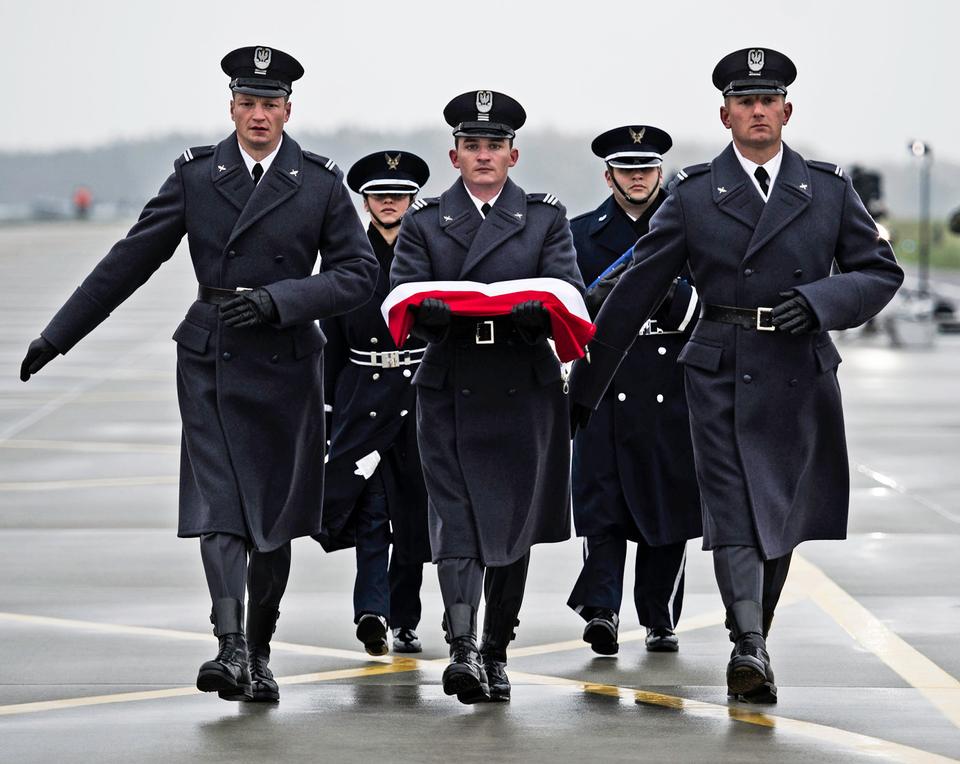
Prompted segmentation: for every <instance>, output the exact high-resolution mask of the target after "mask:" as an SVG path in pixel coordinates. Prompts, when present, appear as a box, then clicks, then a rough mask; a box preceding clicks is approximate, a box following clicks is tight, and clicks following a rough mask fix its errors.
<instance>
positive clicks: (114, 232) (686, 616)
mask: <svg viewBox="0 0 960 764" xmlns="http://www.w3.org/2000/svg"><path fill="white" fill-rule="evenodd" d="M122 232H123V229H122V227H118V226H116V225H98V224H91V225H78V224H72V223H67V224H51V225H46V226H15V227H8V228H0V283H2V284H3V285H4V289H3V293H2V297H0V321H2V324H0V325H2V327H3V328H2V331H0V645H2V651H3V652H2V654H3V657H2V660H0V761H11V762H13V761H16V762H46V761H61V762H72V761H98V762H130V761H138V762H140V761H142V762H161V761H162V762H178V761H187V760H189V761H198V762H204V761H211V762H213V761H234V762H248V761H291V762H298V761H311V762H313V761H338V762H339V761H361V760H362V761H372V760H376V759H384V760H388V761H398V762H406V761H452V760H463V761H501V760H502V761H515V760H524V761H550V762H561V761H562V762H566V761H621V760H631V761H635V760H651V761H654V760H662V761H677V762H686V761H691V762H692V761H711V762H713V761H718V762H719V761H760V760H763V761H769V760H776V761H780V762H807V761H810V762H813V761H838V760H844V761H876V760H889V761H918V762H919V761H944V760H949V759H958V758H960V729H958V727H960V683H958V681H957V677H960V550H958V544H960V405H958V395H960V393H958V390H960V385H958V384H957V380H958V378H960V336H956V335H954V336H941V337H939V338H938V340H937V343H936V345H935V347H934V348H933V349H929V350H903V349H893V348H891V347H890V346H889V344H888V342H887V341H886V339H885V337H883V336H882V335H880V336H874V337H868V338H865V337H861V336H857V337H839V338H838V345H839V347H840V351H841V353H842V354H843V356H844V363H843V364H842V365H841V367H840V381H841V386H842V389H843V394H844V403H845V407H846V412H847V436H848V443H849V449H850V457H851V480H852V496H851V518H850V538H849V539H848V540H847V541H845V542H823V543H808V544H804V545H803V546H801V547H800V550H799V555H798V559H797V562H796V564H795V565H794V567H793V569H792V570H791V574H790V578H789V580H788V583H787V588H786V590H785V594H784V599H783V603H782V605H781V607H780V609H779V611H778V614H777V619H776V622H775V624H774V628H773V633H772V635H771V638H770V649H771V653H772V655H773V660H774V667H775V669H776V673H777V681H778V685H779V687H780V702H779V704H777V705H776V706H772V707H757V706H747V705H742V704H736V703H728V701H727V698H726V696H725V684H724V668H725V665H726V660H727V657H728V654H729V642H728V641H727V638H726V633H725V631H724V629H723V627H722V620H723V616H722V612H721V604H720V598H719V595H718V593H717V591H716V587H715V584H714V582H713V575H712V566H711V563H710V559H709V557H708V555H707V554H706V553H704V552H702V551H700V550H699V545H698V543H697V542H691V544H690V547H689V562H688V569H687V582H686V589H687V596H686V601H685V604H684V613H683V618H682V619H681V622H680V641H681V649H680V652H679V653H677V654H650V653H647V652H646V651H645V650H644V647H643V640H642V634H640V633H639V631H638V625H637V623H636V616H635V614H633V613H632V612H631V608H630V606H629V597H628V598H627V601H625V603H624V608H623V611H622V617H623V623H622V626H621V629H622V632H621V636H622V639H621V642H622V645H621V650H620V654H619V656H617V657H616V658H600V657H597V656H595V655H594V654H593V653H592V652H591V651H590V649H589V647H588V646H587V645H586V644H584V643H583V642H582V641H580V634H581V631H582V622H581V621H580V620H579V618H578V616H576V615H575V614H574V613H573V612H572V611H570V610H569V609H567V608H566V606H565V604H564V603H565V601H566V597H567V595H568V592H569V588H570V586H571V585H572V583H573V581H574V579H575V578H576V575H577V572H578V566H579V561H580V545H579V544H578V542H577V541H576V540H571V541H569V542H566V543H563V544H556V545H551V546H543V547H538V548H536V549H535V550H534V552H533V557H532V562H531V568H530V581H529V586H528V590H527V596H526V600H525V603H524V607H523V611H522V613H521V626H520V628H519V630H518V639H517V641H516V642H515V643H514V649H513V651H512V653H511V659H510V664H509V670H510V673H511V677H512V679H513V685H514V699H513V701H512V702H511V703H510V704H509V705H507V704H502V705H499V704H498V705H480V706H470V707H468V706H462V705H460V704H458V703H457V702H456V701H455V700H454V699H452V698H449V697H447V696H445V695H444V694H443V692H442V690H441V688H440V684H439V681H440V674H441V671H442V669H443V666H444V664H445V659H444V656H445V645H444V643H443V640H442V637H441V634H440V628H439V624H440V616H441V605H440V598H439V591H438V587H437V583H436V577H435V575H434V574H433V571H432V570H429V569H428V570H427V571H426V575H425V584H424V591H423V599H424V617H423V621H422V623H421V627H420V630H419V631H420V635H421V637H422V640H423V643H424V648H425V649H424V652H423V653H422V654H420V655H418V656H414V659H411V658H409V657H400V656H386V657H385V658H381V659H372V658H370V657H369V656H367V655H366V654H365V653H363V651H362V648H361V646H360V644H359V643H358V642H357V641H356V639H355V637H354V635H353V624H352V618H351V616H352V611H351V591H352V577H353V559H352V556H351V553H350V552H347V551H345V552H339V553H336V554H333V555H326V554H324V553H323V552H322V550H321V549H320V547H319V545H317V544H315V543H314V542H312V541H308V540H298V541H296V542H295V543H294V550H293V573H292V576H291V581H290V585H289V588H288V591H287V595H286V597H285V598H284V601H283V605H282V608H281V609H282V615H281V618H280V623H279V625H278V629H277V634H276V640H277V641H276V643H275V646H274V658H273V660H272V663H271V665H272V666H273V669H274V672H275V673H276V674H277V676H278V677H283V679H282V680H281V681H282V687H281V702H280V704H279V706H276V707H266V706H261V705H252V704H251V705H247V704H231V703H227V702H224V701H220V700H218V699H217V698H216V697H214V696H209V695H203V694H200V693H198V692H197V691H196V689H195V687H194V681H195V677H196V670H197V667H198V666H199V665H200V663H202V662H203V661H204V660H207V659H208V658H210V657H212V655H213V654H214V652H215V647H216V640H215V639H214V637H212V636H211V634H210V624H209V621H208V613H209V601H208V599H207V596H206V587H205V584H204V577H203V570H202V567H201V565H200V556H199V554H198V544H197V542H196V541H195V540H184V539H177V538H176V532H175V527H176V495H177V477H176V476H177V469H178V444H179V420H178V416H177V407H176V396H175V389H174V344H173V342H172V341H171V340H170V336H171V334H172V333H173V330H174V328H175V327H176V325H177V323H178V321H179V318H180V317H181V316H182V314H183V313H184V311H185V309H186V307H187V306H188V305H189V304H190V302H191V300H192V298H193V294H194V290H195V288H196V282H195V280H194V277H193V273H192V269H191V267H190V263H189V258H188V256H187V252H186V248H185V247H182V248H181V249H180V250H179V251H178V252H177V254H176V255H175V257H174V258H173V260H171V262H169V263H167V264H166V265H165V266H163V267H162V268H161V269H160V270H159V271H158V272H157V274H156V275H155V276H154V278H153V279H152V280H151V281H150V282H149V283H148V284H147V285H146V286H145V287H143V288H142V289H141V290H140V291H139V292H138V293H137V294H136V295H134V297H133V298H131V299H130V300H129V301H128V303H127V304H125V305H124V306H122V307H121V308H120V309H119V310H118V311H116V313H115V314H114V316H113V317H112V318H111V319H110V320H109V321H107V322H106V323H105V324H103V325H102V326H101V327H100V328H99V329H97V330H96V331H95V332H94V333H93V334H92V335H90V336H89V337H88V338H87V339H86V340H84V341H83V342H82V343H81V344H80V345H79V346H78V347H77V348H76V349H74V350H73V351H71V352H70V354H69V355H68V356H66V357H63V358H58V359H56V360H55V361H54V362H53V363H52V364H51V365H50V366H48V367H47V368H46V369H44V370H43V372H41V374H40V375H39V376H37V377H36V378H34V379H33V380H31V382H30V383H29V384H26V385H24V384H22V383H20V382H19V380H18V378H17V373H18V367H19V363H20V360H21V358H22V356H23V353H24V351H25V349H26V346H27V344H28V343H29V341H30V340H31V339H32V338H33V337H35V336H36V334H37V333H38V331H39V330H40V329H41V328H42V327H43V326H44V325H45V323H46V321H47V320H48V319H49V317H50V316H51V315H52V314H53V312H54V311H55V310H56V308H57V307H59V305H60V304H61V303H62V301H63V300H64V299H66V297H67V296H68V295H69V294H70V292H71V291H72V290H73V289H74V288H75V286H76V285H77V283H79V281H80V279H81V278H82V277H83V275H85V273H86V272H87V271H88V270H89V268H90V267H91V266H92V265H93V263H94V262H96V260H97V259H98V258H99V257H100V256H102V254H104V253H105V252H106V250H107V248H108V247H109V245H110V244H111V243H112V241H113V240H114V239H116V238H117V237H118V236H119V235H121V234H122ZM628 568H629V566H628ZM627 578H628V581H627V586H628V589H627V591H629V587H630V585H631V581H630V573H629V571H628V574H627Z"/></svg>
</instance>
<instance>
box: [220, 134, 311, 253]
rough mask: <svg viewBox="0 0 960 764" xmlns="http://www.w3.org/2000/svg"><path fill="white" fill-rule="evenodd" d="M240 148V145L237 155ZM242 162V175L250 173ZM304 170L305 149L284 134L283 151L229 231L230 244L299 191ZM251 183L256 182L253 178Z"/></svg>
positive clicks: (275, 158)
mask: <svg viewBox="0 0 960 764" xmlns="http://www.w3.org/2000/svg"><path fill="white" fill-rule="evenodd" d="M239 151H240V150H239V148H238V149H237V153H238V154H239ZM240 164H241V166H242V169H243V174H244V175H248V173H247V172H246V167H245V166H243V161H242V160H241V162H240ZM302 170H303V152H302V151H301V150H300V146H299V145H298V144H297V142H296V141H294V140H293V139H292V138H291V137H290V136H289V135H286V134H284V136H283V143H282V144H281V145H280V151H279V152H278V153H277V155H276V157H274V159H273V163H272V164H271V165H270V169H269V170H267V172H266V173H264V175H263V177H262V178H260V182H259V183H258V184H257V185H256V188H255V190H254V191H253V193H252V194H251V195H250V198H249V199H248V200H247V203H246V205H244V207H243V211H242V212H241V213H240V217H239V218H237V222H236V223H235V224H234V226H233V231H231V232H230V240H229V241H228V242H227V246H228V247H229V246H230V244H233V242H235V241H236V240H237V238H238V237H239V236H240V235H241V234H242V233H243V232H244V231H246V230H247V229H248V228H249V227H250V226H252V225H253V224H254V223H256V222H257V221H258V220H259V219H260V218H262V217H263V216H264V215H266V214H267V213H268V212H270V211H271V210H272V209H274V208H275V207H277V206H279V205H280V204H283V202H285V201H286V200H287V199H289V198H290V197H291V196H293V195H294V194H295V193H297V191H299V190H300V184H301V183H302V182H303V181H302V180H301V178H300V173H301V172H302ZM250 182H251V183H253V179H252V178H251V179H250Z"/></svg>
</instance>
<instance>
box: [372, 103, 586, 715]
mask: <svg viewBox="0 0 960 764" xmlns="http://www.w3.org/2000/svg"><path fill="white" fill-rule="evenodd" d="M443 115H444V118H445V119H446V121H447V123H448V124H450V125H451V126H452V127H453V135H454V149H452V150H451V151H450V160H451V162H452V163H453V166H454V167H455V168H456V169H457V170H459V171H460V178H459V179H458V180H457V181H456V182H455V183H454V184H453V185H452V186H451V187H450V188H449V189H448V190H447V191H445V192H444V193H443V194H442V195H441V196H440V197H439V198H435V199H421V200H419V201H418V202H417V203H416V204H415V205H414V209H413V210H411V212H410V213H408V214H407V216H406V217H405V218H404V220H403V225H402V226H401V228H400V238H399V239H398V240H397V250H396V257H395V258H394V261H393V267H392V268H391V271H390V281H391V284H392V286H394V287H396V286H397V285H398V284H403V283H406V282H417V281H460V280H463V281H479V282H483V283H493V282H499V281H506V280H510V279H523V278H536V277H552V278H557V279H562V280H563V281H566V282H568V283H570V284H572V285H574V286H575V287H576V288H577V289H578V290H582V282H581V279H580V274H579V272H578V270H577V262H576V254H575V252H574V249H573V240H572V238H571V236H570V227H569V224H568V223H567V220H566V217H565V211H564V208H563V206H562V205H560V203H559V202H558V201H557V198H556V197H555V196H553V195H552V194H527V193H525V192H524V191H523V189H521V188H519V187H518V186H517V185H516V184H514V183H513V182H512V181H511V180H510V179H509V178H508V177H507V174H508V171H509V168H510V167H513V166H514V165H515V164H516V163H517V158H518V153H517V149H516V148H514V146H513V138H514V135H515V133H516V130H517V129H518V128H519V127H520V126H521V125H522V124H523V123H524V120H525V119H526V114H525V112H524V110H523V107H521V105H520V104H519V103H517V101H515V100H514V99H513V98H511V97H509V96H507V95H504V94H502V93H496V92H492V91H489V90H479V91H471V92H469V93H464V94H462V95H459V96H457V97H456V98H454V99H453V100H452V101H450V103H449V104H447V106H446V108H445V109H444V112H443ZM548 332H549V321H548V319H547V316H546V313H545V310H544V308H543V306H542V304H541V303H539V302H538V301H531V302H523V303H519V304H517V305H516V306H514V308H513V311H512V312H511V314H510V315H507V316H502V317H498V318H493V319H489V320H483V319H480V320H477V319H476V318H474V319H468V318H465V317H451V312H450V308H449V306H448V305H447V304H446V303H445V302H443V301H441V300H437V299H427V300H424V301H423V303H422V305H421V306H420V309H419V312H418V314H417V319H416V323H415V324H414V330H413V334H414V335H415V336H418V337H420V338H422V339H425V340H427V341H429V343H430V344H429V345H428V347H427V350H426V353H425V355H424V359H423V362H422V363H421V364H420V368H419V369H418V370H417V373H416V375H415V376H414V385H416V387H417V404H418V408H417V435H418V439H419V443H420V456H421V459H422V461H423V471H424V478H425V479H426V484H427V494H428V497H429V502H428V519H429V526H430V545H431V550H432V554H433V560H434V562H436V563H437V570H438V576H439V579H440V591H441V594H442V595H443V604H444V608H445V624H446V630H447V636H448V639H449V640H450V665H449V666H448V667H447V668H446V670H445V671H444V674H443V689H444V692H446V693H447V694H448V695H454V694H455V695H457V697H458V698H459V700H460V701H461V702H463V703H475V702H477V701H481V700H486V699H488V698H489V699H492V700H508V699H509V697H510V683H509V680H508V678H507V675H506V671H505V666H506V661H507V645H508V643H509V642H510V640H511V639H512V638H513V636H514V627H515V626H516V625H517V624H518V620H517V615H518V613H519V611H520V604H521V601H522V599H523V590H524V585H525V582H526V574H527V563H528V560H529V551H530V547H531V546H532V545H534V544H537V543H546V542H554V541H563V540H565V539H566V538H568V537H569V535H570V519H569V503H570V483H569V461H570V432H569V420H568V418H567V411H568V406H567V400H566V396H565V394H564V382H563V380H562V379H561V370H560V364H559V362H558V360H557V358H556V356H555V355H554V353H553V351H552V350H551V348H550V345H549V344H548V342H547V335H548ZM485 570H486V577H485V580H484V571H485ZM481 588H482V589H483V593H484V598H485V600H486V610H485V613H484V620H483V638H482V642H481V643H480V646H479V653H478V648H477V639H476V637H477V610H478V608H479V605H480V594H481ZM488 680H489V683H488Z"/></svg>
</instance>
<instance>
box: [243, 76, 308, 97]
mask: <svg viewBox="0 0 960 764" xmlns="http://www.w3.org/2000/svg"><path fill="white" fill-rule="evenodd" d="M230 89H231V90H232V91H233V92H234V93H243V94H244V95H252V96H260V97H262V98H284V97H287V96H289V95H290V94H291V93H292V92H293V88H292V87H290V85H289V84H287V83H286V82H281V81H280V80H267V79H264V78H262V77H237V78H236V79H233V80H230Z"/></svg>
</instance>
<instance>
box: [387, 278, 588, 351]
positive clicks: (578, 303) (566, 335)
mask: <svg viewBox="0 0 960 764" xmlns="http://www.w3.org/2000/svg"><path fill="white" fill-rule="evenodd" d="M428 297H436V298H437V299H438V300H443V301H444V302H445V303H447V305H449V306H450V312H451V313H452V314H453V315H455V316H470V317H471V318H473V317H476V318H479V319H484V318H491V317H493V316H505V315H507V314H509V313H510V310H511V309H512V308H513V306H514V305H517V304H518V303H521V302H526V301H527V300H540V302H542V303H543V307H544V308H546V310H547V312H549V314H550V325H551V334H552V335H553V341H554V343H555V345H556V349H557V356H558V357H559V358H560V360H561V361H563V362H567V361H575V360H576V359H577V358H582V357H583V355H584V350H583V349H584V348H585V347H586V345H587V343H588V342H590V340H591V339H593V334H594V332H595V331H596V330H597V328H596V327H595V326H594V325H593V324H592V323H591V322H590V316H589V314H588V313H587V306H586V305H584V303H583V297H582V296H581V295H580V292H579V291H578V290H577V288H576V287H575V286H573V285H572V284H568V283H567V282H566V281H561V280H560V279H554V278H537V279H515V280H513V281H498V282H496V283H494V284H481V283H480V282H478V281H410V282H408V283H406V284H400V285H399V286H398V287H397V288H396V289H394V290H393V291H392V292H390V294H389V295H387V299H386V300H384V301H383V305H382V306H381V307H380V312H381V313H383V320H384V321H386V322H387V326H388V327H389V328H390V334H391V336H392V337H393V341H394V342H395V343H396V345H397V347H398V348H399V347H402V346H403V343H404V342H406V339H407V336H408V335H409V334H410V329H411V328H412V327H413V322H414V320H415V318H416V316H415V315H414V312H413V311H411V310H410V308H411V307H416V306H418V305H420V303H421V302H423V301H424V300H425V299H427V298H428Z"/></svg>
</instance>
